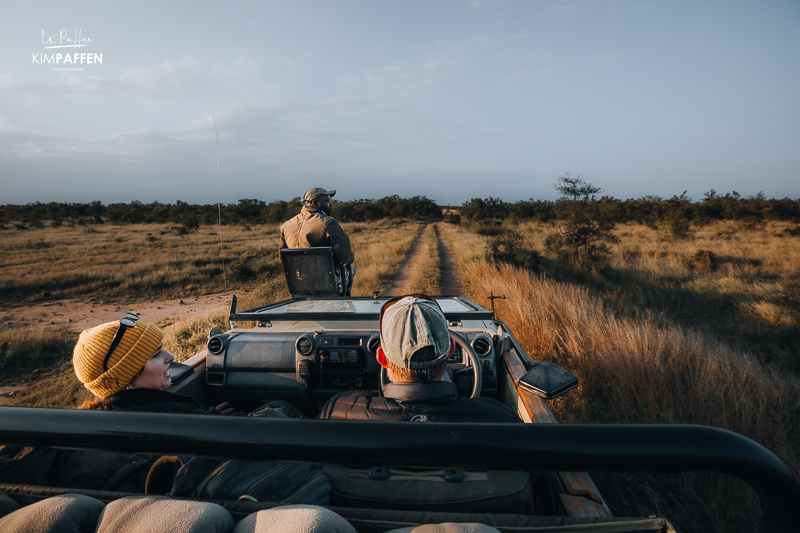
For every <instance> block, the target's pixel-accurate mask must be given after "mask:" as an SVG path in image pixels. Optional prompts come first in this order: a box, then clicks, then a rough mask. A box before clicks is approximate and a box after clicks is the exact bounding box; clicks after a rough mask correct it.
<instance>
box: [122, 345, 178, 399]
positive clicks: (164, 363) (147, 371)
mask: <svg viewBox="0 0 800 533" xmlns="http://www.w3.org/2000/svg"><path fill="white" fill-rule="evenodd" d="M173 359H175V358H174V357H173V356H172V354H171V353H169V352H168V351H167V350H166V349H165V348H164V345H159V347H158V348H156V353H154V354H153V357H151V358H150V360H149V361H147V363H146V364H145V365H144V368H143V369H142V373H141V374H139V375H138V376H136V378H134V380H133V381H131V387H134V388H136V389H157V390H162V389H166V388H167V387H169V386H170V385H171V384H172V381H171V380H170V377H169V371H168V369H169V363H170V361H172V360H173Z"/></svg>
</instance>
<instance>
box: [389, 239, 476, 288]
mask: <svg viewBox="0 0 800 533" xmlns="http://www.w3.org/2000/svg"><path fill="white" fill-rule="evenodd" d="M426 228H427V227H426ZM426 228H423V230H422V231H420V232H419V236H417V240H416V242H415V243H414V245H413V246H412V247H411V250H410V251H409V253H408V255H407V256H406V258H405V260H403V264H402V265H400V269H399V270H398V271H397V274H395V276H394V278H392V284H391V286H390V287H389V289H388V291H387V292H386V294H400V292H401V291H402V289H403V287H404V286H405V284H406V282H407V280H408V278H409V275H410V272H411V271H413V269H414V264H415V263H416V261H418V260H419V259H420V258H421V257H422V251H423V250H424V248H425V247H424V246H423V245H422V240H423V236H424V234H425V229H426ZM433 230H434V232H435V233H436V239H437V240H438V241H439V269H440V272H441V293H442V294H463V290H464V288H463V285H462V283H461V278H460V277H459V275H458V270H457V268H456V264H455V261H454V260H453V254H451V253H450V248H448V247H447V244H445V242H444V241H443V240H442V236H441V234H440V233H439V228H438V226H436V225H434V226H433Z"/></svg>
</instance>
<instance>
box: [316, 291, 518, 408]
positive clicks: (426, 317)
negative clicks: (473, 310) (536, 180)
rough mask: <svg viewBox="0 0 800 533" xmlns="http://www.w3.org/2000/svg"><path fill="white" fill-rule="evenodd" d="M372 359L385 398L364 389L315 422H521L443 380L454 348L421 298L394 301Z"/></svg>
mask: <svg viewBox="0 0 800 533" xmlns="http://www.w3.org/2000/svg"><path fill="white" fill-rule="evenodd" d="M379 324H380V325H379V328H380V335H381V346H380V348H378V351H377V354H376V358H377V360H378V363H380V365H381V366H383V367H384V368H386V371H387V374H388V376H389V379H390V380H391V381H392V382H391V383H390V384H388V385H387V386H385V387H384V389H383V396H379V395H377V394H375V393H373V392H368V391H350V392H344V393H341V394H339V395H337V396H334V397H333V398H331V399H330V400H329V401H328V402H327V403H326V404H325V405H324V406H323V407H322V410H321V411H320V414H319V416H318V418H322V419H340V420H341V419H344V420H380V421H411V422H521V421H520V419H519V417H518V416H517V414H516V413H515V412H514V411H513V410H511V409H510V408H509V407H508V406H506V405H505V404H503V403H501V402H498V401H497V400H493V399H491V398H465V397H462V396H459V394H458V387H456V385H455V383H453V382H452V381H450V380H449V379H446V378H445V373H446V367H447V358H448V357H449V356H450V355H452V353H453V351H454V350H455V341H454V340H453V339H452V338H451V337H450V330H449V329H448V327H447V320H446V319H445V317H444V314H443V313H442V310H441V308H440V307H439V304H438V303H437V302H436V301H435V300H434V299H433V298H431V297H429V296H425V295H422V294H416V295H413V296H402V297H398V298H392V299H391V300H389V301H388V302H386V304H384V306H383V308H382V309H381V313H380V321H379Z"/></svg>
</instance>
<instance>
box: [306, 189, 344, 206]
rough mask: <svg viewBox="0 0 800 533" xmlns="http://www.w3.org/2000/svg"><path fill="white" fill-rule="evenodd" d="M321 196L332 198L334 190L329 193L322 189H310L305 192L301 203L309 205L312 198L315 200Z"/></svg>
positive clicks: (334, 193)
mask: <svg viewBox="0 0 800 533" xmlns="http://www.w3.org/2000/svg"><path fill="white" fill-rule="evenodd" d="M322 195H327V196H330V197H331V198H333V197H334V196H335V195H336V190H332V191H329V190H326V189H323V188H322V187H313V188H311V189H308V191H306V193H305V194H304V195H303V201H304V202H305V203H309V202H312V201H314V198H316V197H317V196H322Z"/></svg>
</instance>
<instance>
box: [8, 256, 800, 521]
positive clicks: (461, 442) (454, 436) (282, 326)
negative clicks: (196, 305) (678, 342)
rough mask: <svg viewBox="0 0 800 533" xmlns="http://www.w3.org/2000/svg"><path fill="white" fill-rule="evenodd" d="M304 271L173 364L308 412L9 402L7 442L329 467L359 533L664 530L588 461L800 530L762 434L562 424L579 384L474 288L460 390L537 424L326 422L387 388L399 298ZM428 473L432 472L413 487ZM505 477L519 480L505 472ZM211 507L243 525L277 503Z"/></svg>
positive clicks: (19, 491) (230, 397)
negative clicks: (744, 493)
mask: <svg viewBox="0 0 800 533" xmlns="http://www.w3.org/2000/svg"><path fill="white" fill-rule="evenodd" d="M323 263H324V261H323ZM285 264H286V263H285ZM304 280H305V281H308V277H305V278H304V277H303V275H302V274H301V273H300V271H299V270H297V269H294V270H293V269H292V268H287V281H288V282H289V285H290V289H291V292H292V295H293V296H292V298H291V299H289V300H286V301H282V302H277V303H273V304H269V305H265V306H263V307H258V308H255V309H249V310H245V311H239V310H237V308H236V306H237V304H236V299H235V297H234V298H233V303H232V306H231V310H230V323H231V329H230V330H228V331H226V332H222V331H219V330H218V329H215V330H212V331H211V332H210V335H209V340H208V346H207V349H206V350H204V351H202V352H201V353H198V354H197V355H195V356H194V357H192V358H190V359H189V360H187V361H185V362H184V363H183V364H176V365H175V371H174V372H173V373H172V375H173V385H172V387H171V388H170V389H169V390H171V391H174V392H178V393H181V394H185V395H190V396H192V397H194V398H196V399H198V401H200V402H201V403H205V404H206V405H216V403H215V402H217V403H218V402H219V401H231V402H233V403H235V404H236V405H237V406H238V407H239V408H242V409H247V408H252V407H255V406H257V405H259V404H262V403H263V402H265V401H269V400H285V401H289V402H291V403H292V404H294V405H295V406H297V407H298V408H299V409H300V410H301V411H303V412H304V413H305V414H306V416H307V417H308V418H310V419H264V418H248V417H199V416H186V415H178V414H150V413H133V412H95V411H82V410H57V409H24V408H0V442H4V443H13V444H24V445H31V446H50V447H63V448H75V449H89V450H93V449H103V450H116V451H120V452H136V453H145V454H158V455H182V456H200V457H219V458H229V459H253V460H263V459H270V460H275V461H287V462H309V463H318V464H324V465H326V468H329V469H330V468H332V469H334V470H333V472H334V473H335V475H331V485H332V494H331V502H330V508H331V509H332V510H334V511H336V512H337V513H339V514H340V515H341V516H343V517H344V518H345V519H347V520H348V521H349V522H350V523H351V524H352V525H353V526H354V527H355V528H356V529H357V530H358V531H359V532H381V531H388V530H392V529H395V528H400V527H407V526H413V525H419V524H427V523H445V522H456V523H458V522H479V523H483V524H487V525H491V526H493V527H495V528H497V529H499V530H501V531H515V532H519V531H552V532H556V531H582V532H583V531H603V532H614V531H660V532H669V531H674V529H673V528H672V526H671V525H670V524H669V523H668V522H667V521H666V520H664V519H660V518H655V517H643V518H637V517H615V516H612V513H611V511H610V509H609V507H608V505H607V504H606V502H605V501H604V500H603V497H602V496H601V495H600V493H599V492H598V490H597V488H596V487H595V485H594V483H593V482H592V480H591V478H590V476H589V475H588V474H586V473H584V472H586V471H625V472H636V471H650V472H672V473H674V472H681V471H687V470H712V471H718V472H724V473H728V474H733V475H735V476H737V477H740V478H742V479H743V480H745V481H746V482H748V483H749V484H750V485H751V486H752V487H754V488H755V489H756V491H757V492H758V494H759V496H760V498H761V504H762V509H763V529H762V530H763V531H770V532H772V531H785V532H789V531H797V528H796V522H797V520H796V512H795V507H796V504H797V503H799V502H800V479H798V477H797V475H796V474H795V473H794V472H793V471H792V470H791V469H790V468H789V467H788V466H787V465H786V464H785V463H783V462H782V461H781V460H780V459H778V458H777V457H776V456H775V455H773V454H772V453H771V452H770V451H768V450H767V449H765V448H763V447H762V446H760V445H758V444H757V443H755V442H753V441H751V440H748V439H746V438H744V437H742V436H739V435H737V434H734V433H731V432H728V431H724V430H720V429H716V428H710V427H702V426H688V425H671V426H668V425H637V426H621V425H618V426H608V425H567V424H557V423H555V419H554V418H553V416H552V414H551V412H550V410H549V409H548V407H547V403H546V401H547V399H550V398H553V397H556V396H557V395H559V394H563V393H568V391H569V390H570V389H571V388H572V387H574V386H575V385H577V381H576V380H574V379H573V377H572V376H571V375H570V374H569V373H567V372H565V371H563V370H560V369H558V368H557V367H554V366H553V365H550V364H547V363H540V362H537V361H533V360H531V359H529V358H528V356H527V355H526V354H525V352H524V350H523V349H522V347H521V346H520V344H519V343H518V341H517V339H516V338H515V337H514V334H513V333H512V332H511V331H510V330H509V328H508V327H507V325H506V324H504V323H503V322H501V321H499V320H497V319H496V318H495V316H494V313H493V312H492V311H491V310H489V309H486V308H484V307H482V306H480V305H478V304H476V303H475V302H472V301H470V300H468V299H467V298H464V297H462V296H457V295H456V296H437V297H436V300H437V301H438V303H439V304H440V306H441V308H442V310H443V312H444V314H445V316H446V318H447V320H448V322H449V327H450V330H451V332H452V335H453V337H454V338H455V339H456V343H457V350H456V351H455V352H454V353H453V355H452V356H451V358H450V359H449V361H448V364H449V367H451V369H452V370H453V373H452V375H453V379H455V380H456V382H457V384H458V385H459V388H460V390H461V391H462V393H463V394H468V395H471V396H479V395H481V396H488V397H492V398H496V399H498V400H500V401H502V402H504V403H506V404H507V405H509V406H511V407H512V408H514V409H515V410H517V412H518V413H519V416H520V418H521V419H522V420H523V421H524V422H525V423H524V424H483V425H481V424H450V423H410V424H407V423H396V422H395V423H390V422H359V421H332V420H325V421H322V420H313V417H314V416H315V415H316V414H317V412H318V410H319V406H320V405H321V404H322V403H324V402H325V401H326V400H327V399H328V398H330V397H332V396H333V395H335V394H337V393H339V392H342V391H346V390H350V389H356V390H371V391H379V390H380V389H381V387H382V385H383V383H384V382H385V377H383V376H382V374H381V371H380V370H381V367H380V365H379V364H378V363H377V361H376V359H375V353H376V349H377V348H378V345H379V343H380V336H379V334H378V316H379V311H380V309H381V307H382V305H383V304H384V303H385V302H386V300H387V297H385V296H378V295H375V296H374V297H341V296H339V295H336V294H335V292H336V289H335V288H333V289H331V288H332V287H335V279H334V278H333V277H330V278H326V280H325V281H324V282H323V283H321V285H322V286H323V288H322V289H319V286H320V283H319V282H318V281H319V280H317V281H316V282H314V283H311V284H310V285H309V286H306V285H307V284H306V283H305V282H304ZM309 287H311V288H309ZM331 290H332V291H333V293H331ZM315 292H316V293H323V294H314V293H315ZM303 293H305V294H303ZM243 323H247V325H248V326H253V327H239V326H240V325H244V324H243ZM337 469H338V470H337ZM420 469H424V470H422V471H424V472H427V475H426V480H427V481H423V482H417V481H414V483H412V484H411V485H408V484H406V485H403V483H407V482H408V477H407V476H408V475H409V472H411V473H412V474H410V475H411V476H412V478H414V474H413V473H414V472H420V471H421V470H420ZM327 472H332V470H327ZM492 472H501V473H502V472H505V473H510V474H509V475H508V476H505V477H503V476H502V475H501V476H500V478H495V480H494V481H493V479H492V477H491V476H492ZM337 476H338V477H337ZM404 476H405V477H404ZM414 479H416V478H414ZM497 479H499V481H497ZM495 481H497V484H494V483H495ZM404 487H406V488H405V489H404ZM408 487H413V490H410V489H408ZM0 491H2V492H5V493H6V494H8V495H10V496H11V497H12V498H13V499H15V500H16V501H18V502H20V503H22V504H23V505H26V504H30V503H33V502H36V501H38V500H41V499H44V498H47V497H50V496H54V495H57V494H64V493H75V492H78V493H83V494H88V495H90V496H93V497H95V498H97V499H100V500H101V501H104V502H109V501H112V500H115V499H117V498H120V497H123V496H127V495H128V494H125V493H113V492H100V491H90V490H76V489H67V488H59V487H41V486H25V485H0ZM216 503H219V504H221V505H223V506H224V507H225V508H226V509H228V511H230V513H231V514H232V515H233V516H234V518H235V519H241V518H242V517H244V516H246V515H248V514H250V513H253V512H255V511H257V510H259V509H264V508H270V507H275V506H277V505H279V504H277V503H274V502H255V501H224V500H222V501H220V500H217V501H216Z"/></svg>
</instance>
